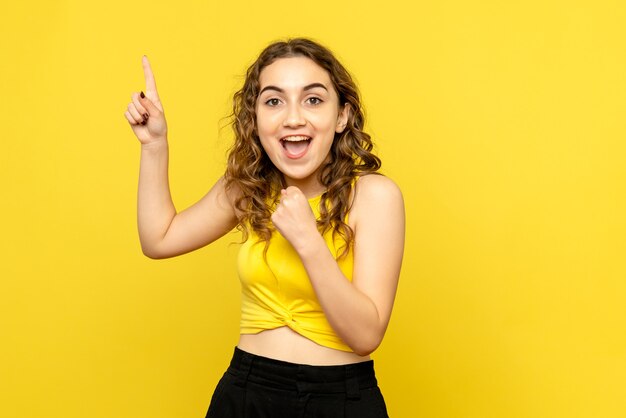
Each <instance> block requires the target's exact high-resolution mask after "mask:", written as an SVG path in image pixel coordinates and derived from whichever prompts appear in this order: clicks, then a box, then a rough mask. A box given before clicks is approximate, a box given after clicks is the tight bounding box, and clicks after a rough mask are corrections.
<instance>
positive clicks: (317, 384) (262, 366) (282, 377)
mask: <svg viewBox="0 0 626 418" xmlns="http://www.w3.org/2000/svg"><path fill="white" fill-rule="evenodd" d="M226 373H229V374H230V375H232V376H233V377H235V378H236V384H238V385H239V386H244V387H245V385H246V383H247V382H253V383H256V384H260V385H264V386H267V387H271V388H274V389H282V390H290V391H294V392H298V393H346V395H347V396H348V398H356V399H358V398H359V397H360V394H359V391H360V390H361V389H367V388H371V387H376V386H378V382H377V380H376V374H375V372H374V360H367V361H364V362H360V363H352V364H344V365H338V366H312V365H308V364H297V363H290V362H287V361H282V360H276V359H271V358H268V357H263V356H258V355H256V354H252V353H248V352H246V351H243V350H241V349H240V348H239V347H235V352H234V354H233V358H232V360H231V362H230V366H229V367H228V370H227V372H226Z"/></svg>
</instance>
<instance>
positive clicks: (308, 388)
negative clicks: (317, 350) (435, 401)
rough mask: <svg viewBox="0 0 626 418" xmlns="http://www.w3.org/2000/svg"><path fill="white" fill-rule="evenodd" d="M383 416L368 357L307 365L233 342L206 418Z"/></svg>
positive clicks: (368, 417) (357, 417) (372, 363)
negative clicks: (260, 353) (254, 351)
mask: <svg viewBox="0 0 626 418" xmlns="http://www.w3.org/2000/svg"><path fill="white" fill-rule="evenodd" d="M227 417H228V418H291V417H293V418H314V417H315V418H339V417H341V418H387V417H388V415H387V408H386V406H385V401H384V399H383V396H382V394H381V393H380V389H379V388H378V382H377V381H376V376H375V373H374V361H373V360H369V361H365V362H362V363H355V364H346V365H341V366H310V365H303V364H295V363H289V362H286V361H280V360H274V359H270V358H267V357H261V356H257V355H254V354H250V353H247V352H245V351H243V350H240V349H239V348H237V347H235V353H234V354H233V358H232V360H231V362H230V366H229V367H228V370H226V373H224V376H223V377H222V378H221V379H220V381H219V383H218V384H217V387H216V388H215V392H214V393H213V398H212V399H211V405H210V406H209V411H208V412H207V415H206V418H227Z"/></svg>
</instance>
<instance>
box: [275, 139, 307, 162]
mask: <svg viewBox="0 0 626 418" xmlns="http://www.w3.org/2000/svg"><path fill="white" fill-rule="evenodd" d="M311 141H312V138H311V137H310V136H304V135H293V136H287V137H285V138H283V139H281V140H280V143H281V145H282V146H283V149H284V150H285V154H287V157H289V158H300V157H302V156H303V155H304V154H306V151H307V150H308V149H309V145H310V143H311Z"/></svg>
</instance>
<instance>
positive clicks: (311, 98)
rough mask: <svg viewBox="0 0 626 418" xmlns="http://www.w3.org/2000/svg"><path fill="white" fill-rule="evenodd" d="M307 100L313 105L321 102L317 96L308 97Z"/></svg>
mask: <svg viewBox="0 0 626 418" xmlns="http://www.w3.org/2000/svg"><path fill="white" fill-rule="evenodd" d="M307 100H309V101H310V103H311V104H314V105H318V104H320V103H322V99H320V98H319V97H309V98H308V99H307Z"/></svg>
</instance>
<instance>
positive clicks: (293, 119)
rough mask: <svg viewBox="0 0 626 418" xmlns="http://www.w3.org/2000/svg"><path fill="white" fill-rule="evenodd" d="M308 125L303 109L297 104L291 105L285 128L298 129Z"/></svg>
mask: <svg viewBox="0 0 626 418" xmlns="http://www.w3.org/2000/svg"><path fill="white" fill-rule="evenodd" d="M305 124H306V120H305V119H304V116H303V115H302V109H300V106H298V105H297V104H293V105H290V106H289V107H288V108H287V114H286V115H285V120H284V121H283V126H289V127H296V126H302V125H305Z"/></svg>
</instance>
